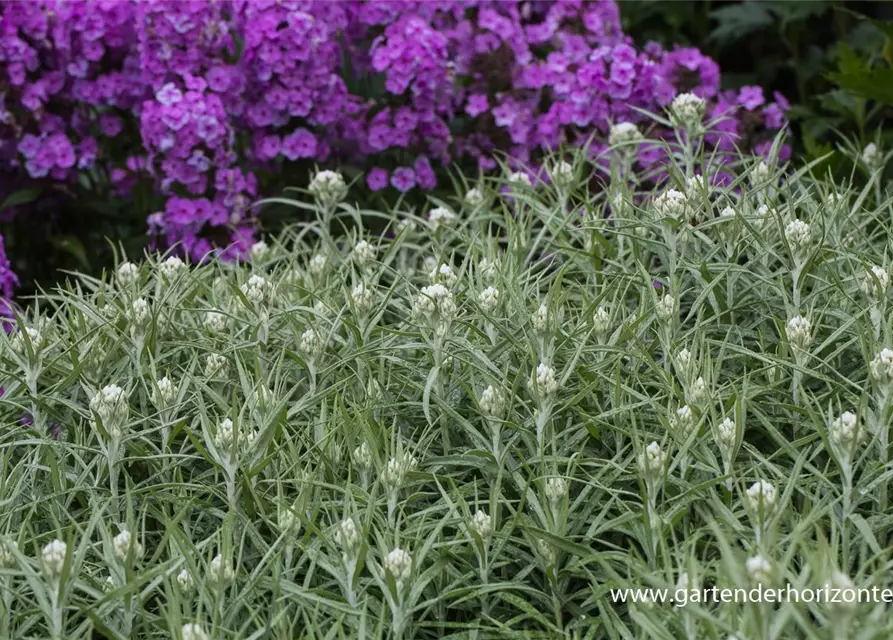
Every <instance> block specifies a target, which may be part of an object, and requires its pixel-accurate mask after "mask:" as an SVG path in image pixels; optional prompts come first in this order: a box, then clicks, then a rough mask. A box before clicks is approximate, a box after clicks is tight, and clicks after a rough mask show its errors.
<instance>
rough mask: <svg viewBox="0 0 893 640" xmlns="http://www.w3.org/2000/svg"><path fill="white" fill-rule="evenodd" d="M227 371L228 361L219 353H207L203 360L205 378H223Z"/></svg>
mask: <svg viewBox="0 0 893 640" xmlns="http://www.w3.org/2000/svg"><path fill="white" fill-rule="evenodd" d="M228 370H229V361H228V360H227V359H226V357H224V356H222V355H220V354H219V353H209V354H208V357H207V359H206V360H205V377H206V378H216V377H218V376H219V377H223V376H224V375H226V372H227V371H228Z"/></svg>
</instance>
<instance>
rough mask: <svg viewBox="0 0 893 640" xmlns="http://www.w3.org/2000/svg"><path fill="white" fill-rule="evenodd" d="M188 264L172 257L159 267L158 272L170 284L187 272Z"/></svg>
mask: <svg viewBox="0 0 893 640" xmlns="http://www.w3.org/2000/svg"><path fill="white" fill-rule="evenodd" d="M186 269H187V266H186V263H185V262H183V261H182V260H180V258H178V257H177V256H170V257H169V258H168V259H167V260H165V261H164V262H162V263H161V264H160V265H158V271H159V273H161V275H162V277H163V278H164V279H165V280H167V281H168V282H173V281H174V280H176V279H177V278H178V277H180V275H181V274H182V273H183V272H184V271H186Z"/></svg>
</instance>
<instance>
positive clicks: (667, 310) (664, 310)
mask: <svg viewBox="0 0 893 640" xmlns="http://www.w3.org/2000/svg"><path fill="white" fill-rule="evenodd" d="M654 313H655V315H657V318H658V319H659V320H661V321H662V322H669V321H670V320H673V319H675V318H677V317H678V316H679V301H678V300H676V298H674V297H673V296H671V295H670V294H669V293H668V294H666V295H665V296H664V297H663V298H661V299H660V300H659V301H658V303H657V305H656V306H655V307H654Z"/></svg>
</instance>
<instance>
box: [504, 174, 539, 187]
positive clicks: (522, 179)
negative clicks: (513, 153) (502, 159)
mask: <svg viewBox="0 0 893 640" xmlns="http://www.w3.org/2000/svg"><path fill="white" fill-rule="evenodd" d="M506 180H507V181H508V183H509V184H510V185H514V186H525V187H532V186H533V183H532V182H531V181H530V176H529V175H527V174H526V173H525V172H523V171H515V172H514V173H510V174H509V176H508V178H507V179H506Z"/></svg>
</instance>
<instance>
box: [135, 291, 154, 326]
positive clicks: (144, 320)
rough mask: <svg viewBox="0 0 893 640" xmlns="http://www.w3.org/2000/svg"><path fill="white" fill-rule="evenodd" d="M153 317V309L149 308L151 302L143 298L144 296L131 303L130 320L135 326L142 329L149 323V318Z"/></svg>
mask: <svg viewBox="0 0 893 640" xmlns="http://www.w3.org/2000/svg"><path fill="white" fill-rule="evenodd" d="M151 318H152V311H151V309H150V308H149V303H148V302H146V301H145V300H143V299H142V298H137V299H136V300H134V301H133V303H131V305H130V322H131V324H133V326H134V328H136V329H142V328H143V327H145V326H146V325H147V324H149V320H150V319H151Z"/></svg>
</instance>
